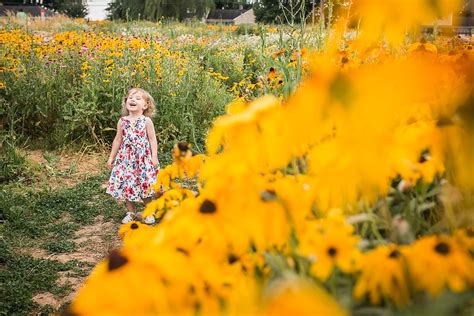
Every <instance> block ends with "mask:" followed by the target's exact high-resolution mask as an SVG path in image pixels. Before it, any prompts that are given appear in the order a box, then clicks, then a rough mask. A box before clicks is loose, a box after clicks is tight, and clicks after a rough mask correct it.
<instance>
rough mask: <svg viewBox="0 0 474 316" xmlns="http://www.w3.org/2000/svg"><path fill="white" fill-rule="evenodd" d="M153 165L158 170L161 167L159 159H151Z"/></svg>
mask: <svg viewBox="0 0 474 316" xmlns="http://www.w3.org/2000/svg"><path fill="white" fill-rule="evenodd" d="M151 163H152V164H153V167H155V168H158V166H159V165H160V164H159V163H158V158H151Z"/></svg>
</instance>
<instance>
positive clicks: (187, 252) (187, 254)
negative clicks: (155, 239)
mask: <svg viewBox="0 0 474 316" xmlns="http://www.w3.org/2000/svg"><path fill="white" fill-rule="evenodd" d="M176 251H178V252H181V253H182V254H184V255H185V256H189V251H187V250H186V249H184V248H181V247H177V248H176Z"/></svg>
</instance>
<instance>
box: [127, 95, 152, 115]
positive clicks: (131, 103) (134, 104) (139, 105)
mask: <svg viewBox="0 0 474 316" xmlns="http://www.w3.org/2000/svg"><path fill="white" fill-rule="evenodd" d="M125 105H126V107H127V110H128V111H129V112H130V113H131V114H138V115H140V114H142V113H143V111H144V110H146V108H147V104H146V102H145V100H144V98H143V96H142V94H141V93H140V92H136V93H132V94H130V95H129V96H128V97H127V101H126V102H125Z"/></svg>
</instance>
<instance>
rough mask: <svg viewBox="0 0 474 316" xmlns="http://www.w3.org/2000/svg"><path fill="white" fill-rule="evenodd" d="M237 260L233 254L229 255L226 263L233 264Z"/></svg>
mask: <svg viewBox="0 0 474 316" xmlns="http://www.w3.org/2000/svg"><path fill="white" fill-rule="evenodd" d="M237 260H239V257H237V256H236V255H234V254H230V255H229V257H228V258H227V261H228V262H229V264H233V263H234V262H236V261H237Z"/></svg>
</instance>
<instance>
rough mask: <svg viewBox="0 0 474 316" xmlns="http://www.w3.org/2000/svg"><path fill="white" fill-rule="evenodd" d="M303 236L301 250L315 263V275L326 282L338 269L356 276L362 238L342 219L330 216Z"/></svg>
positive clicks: (310, 227) (312, 224) (312, 266)
mask: <svg viewBox="0 0 474 316" xmlns="http://www.w3.org/2000/svg"><path fill="white" fill-rule="evenodd" d="M308 226H309V228H308V229H307V230H306V232H305V234H304V235H303V236H301V244H300V251H301V253H302V254H304V255H306V256H308V257H309V258H310V259H311V260H312V264H311V271H312V272H313V274H314V275H315V276H316V277H317V278H319V279H321V280H323V281H326V280H327V279H328V278H329V276H330V275H331V273H332V271H333V270H334V269H335V268H338V269H339V270H341V271H342V272H344V273H353V272H354V271H355V269H356V267H357V262H358V260H359V258H360V251H359V249H358V242H359V237H358V236H356V235H353V227H352V225H349V224H347V223H345V222H344V220H343V219H342V218H341V217H337V216H335V217H329V218H328V219H324V220H319V221H316V222H315V223H309V224H308Z"/></svg>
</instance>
